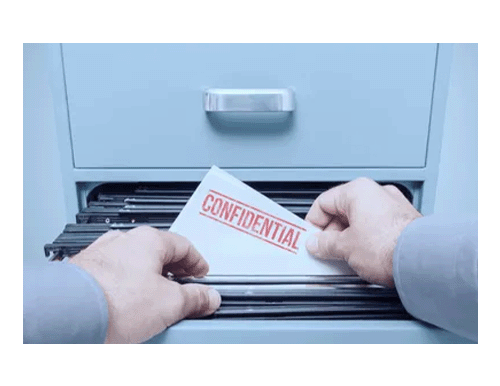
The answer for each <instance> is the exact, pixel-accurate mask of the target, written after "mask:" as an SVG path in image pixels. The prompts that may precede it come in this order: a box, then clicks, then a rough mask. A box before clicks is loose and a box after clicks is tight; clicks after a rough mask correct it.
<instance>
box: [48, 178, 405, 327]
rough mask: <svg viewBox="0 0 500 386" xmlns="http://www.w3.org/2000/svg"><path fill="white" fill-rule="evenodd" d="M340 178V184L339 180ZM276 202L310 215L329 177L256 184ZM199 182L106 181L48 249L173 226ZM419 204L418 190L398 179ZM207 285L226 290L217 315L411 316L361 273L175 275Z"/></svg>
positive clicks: (71, 248)
mask: <svg viewBox="0 0 500 386" xmlns="http://www.w3.org/2000/svg"><path fill="white" fill-rule="evenodd" d="M338 183H339V182H337V183H334V184H333V185H335V184H338ZM249 185H251V186H252V187H253V188H255V189H257V190H259V191H260V192H261V193H263V194H265V195H266V196H268V197H269V198H271V199H272V200H274V201H276V202H277V203H279V204H281V205H283V206H284V207H286V208H287V209H289V210H290V211H292V212H294V213H295V214H297V215H298V216H300V217H302V218H303V217H305V215H306V213H307V211H308V210H309V208H310V206H311V204H312V202H313V201H314V199H315V198H316V197H317V196H318V195H319V194H320V193H321V192H323V191H324V190H326V189H328V188H329V187H331V186H332V183H328V182H250V183H249ZM196 186H197V183H193V182H172V183H165V182H164V183H128V184H119V183H107V184H100V185H98V186H96V187H95V188H93V189H90V190H89V192H88V194H87V197H86V200H85V203H84V207H83V208H82V210H81V211H80V212H79V213H78V214H77V215H76V223H75V224H68V225H67V226H66V227H65V229H64V232H63V233H62V234H61V235H60V236H59V237H58V238H57V239H56V240H55V241H54V242H53V243H51V244H47V245H46V246H45V253H46V255H47V256H50V257H51V259H57V260H61V259H64V258H67V257H70V256H73V255H75V254H76V253H78V252H79V251H81V250H82V249H84V248H86V247H87V246H88V245H90V244H91V243H92V242H93V241H95V240H96V239H97V238H98V237H99V236H101V235H102V234H104V233H105V232H106V231H108V230H110V229H120V230H128V229H132V228H133V227H136V226H138V225H141V224H148V225H150V226H153V227H157V228H159V229H164V230H168V229H169V228H170V225H171V224H172V222H173V221H174V220H175V218H176V217H177V215H178V214H179V212H180V211H181V210H182V208H183V206H184V205H185V204H186V202H187V200H188V199H189V197H190V196H191V195H192V193H193V191H194V190H195V188H196ZM396 186H398V187H399V188H400V190H401V191H402V192H403V193H404V194H405V196H406V197H407V198H408V199H409V200H410V201H413V199H414V193H413V192H412V189H411V188H408V187H407V186H405V184H397V185H396ZM170 278H171V279H172V280H178V281H180V282H198V283H204V284H208V285H210V286H212V287H214V288H216V289H218V290H219V292H220V293H221V295H222V306H221V308H220V309H219V310H218V311H217V312H216V313H215V314H214V315H212V316H210V317H209V318H211V319H279V320H281V319H286V320H324V319H328V320H339V319H341V320H345V319H348V320H352V319H357V320H364V319H370V320H373V319H377V320H378V319H384V320H385V319H391V320H400V319H411V317H410V315H409V314H408V313H407V312H406V311H405V310H404V308H403V306H402V304H401V302H400V300H399V297H398V295H397V293H396V291H395V290H393V289H386V288H383V287H380V286H375V285H370V284H368V283H366V282H364V281H363V280H361V279H360V278H359V277H357V276H343V275H340V276H319V275H315V276H306V275H304V276H297V275H290V274H287V272H283V274H282V275H273V276H270V275H263V276H242V275H231V274H227V275H218V276H212V275H210V274H209V275H208V276H207V277H206V278H203V279H193V278H188V279H186V278H184V279H183V278H173V277H170Z"/></svg>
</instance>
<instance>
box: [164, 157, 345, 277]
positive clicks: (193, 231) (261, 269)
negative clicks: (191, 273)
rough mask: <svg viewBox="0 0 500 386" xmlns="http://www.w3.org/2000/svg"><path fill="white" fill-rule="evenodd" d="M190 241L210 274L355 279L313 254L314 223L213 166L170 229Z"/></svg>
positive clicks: (336, 264)
mask: <svg viewBox="0 0 500 386" xmlns="http://www.w3.org/2000/svg"><path fill="white" fill-rule="evenodd" d="M170 230H171V231H172V232H176V233H178V234H180V235H183V236H185V237H186V238H188V239H189V240H190V241H191V242H192V243H193V244H194V245H195V247H196V248H197V249H198V250H199V251H200V253H201V254H202V255H203V256H204V258H205V259H206V260H207V261H208V263H209V265H210V272H209V275H353V274H354V272H353V271H352V270H351V269H350V268H349V267H348V266H347V264H346V263H345V262H340V261H333V262H324V261H320V260H317V259H315V258H313V257H312V256H310V255H309V253H308V252H307V250H306V248H305V243H306V240H307V238H308V237H309V235H311V234H312V233H314V232H318V231H319V229H317V228H316V227H315V226H313V225H312V224H310V223H308V222H306V221H304V220H302V219H301V218H300V217H298V216H296V215H295V214H293V213H291V212H290V211H288V210H286V209H285V208H283V207H282V206H280V205H278V204H277V203H275V202H273V201H272V200H270V199H269V198H267V197H266V196H264V195H262V194H261V193H259V192H257V191H256V190H254V189H252V188H251V187H249V186H247V185H246V184H244V183H243V182H241V181H239V180H238V179H236V178H235V177H233V176H231V175H230V174H228V173H226V172H224V171H223V170H221V169H219V168H217V167H216V166H213V167H212V168H211V169H210V171H209V172H208V173H207V175H206V176H205V178H204V179H203V181H202V182H201V183H200V185H199V186H198V188H197V189H196V190H195V192H194V193H193V195H192V196H191V198H190V199H189V201H188V202H187V204H186V205H185V207H184V208H183V209H182V211H181V213H180V214H179V216H178V217H177V219H176V220H175V222H174V223H173V225H172V227H171V228H170Z"/></svg>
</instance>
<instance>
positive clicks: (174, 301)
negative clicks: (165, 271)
mask: <svg viewBox="0 0 500 386" xmlns="http://www.w3.org/2000/svg"><path fill="white" fill-rule="evenodd" d="M169 284H170V285H169V287H170V289H169V292H170V296H169V302H168V303H167V304H166V307H167V309H166V310H165V312H166V316H167V317H168V319H169V320H170V321H171V322H172V323H175V322H178V321H179V320H182V319H185V318H198V317H202V316H207V315H210V314H213V313H214V312H215V311H217V309H218V308H219V307H220V305H221V296H220V294H219V293H218V292H217V291H216V290H215V289H213V288H210V287H208V286H206V285H202V284H178V283H175V282H170V283H169Z"/></svg>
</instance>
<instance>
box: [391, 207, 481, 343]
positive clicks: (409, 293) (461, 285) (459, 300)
mask: <svg viewBox="0 0 500 386" xmlns="http://www.w3.org/2000/svg"><path fill="white" fill-rule="evenodd" d="M477 227H478V222H477V218H474V219H466V218H459V219H458V218H451V217H442V216H437V215H432V216H427V217H422V218H419V219H417V220H415V221H413V222H412V223H410V224H409V225H408V226H407V227H406V228H405V230H404V231H403V232H402V234H401V236H400V237H399V239H398V243H397V246H396V249H395V250H394V257H393V271H394V282H395V284H396V289H397V291H398V293H399V296H400V298H401V301H402V302H403V305H404V307H405V308H406V310H407V311H408V312H409V313H410V314H412V315H413V316H414V317H416V318H418V319H421V320H423V321H426V322H428V323H431V324H434V325H436V326H438V327H441V328H443V329H446V330H448V331H451V332H454V333H456V334H457V335H460V336H463V337H465V338H468V339H471V340H473V341H476V342H477V340H478V292H477V291H478V275H477V266H478V256H477V243H478V240H477V232H478V229H477Z"/></svg>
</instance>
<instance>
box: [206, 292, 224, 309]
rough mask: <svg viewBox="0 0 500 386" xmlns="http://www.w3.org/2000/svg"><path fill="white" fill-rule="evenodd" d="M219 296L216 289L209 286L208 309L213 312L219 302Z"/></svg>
mask: <svg viewBox="0 0 500 386" xmlns="http://www.w3.org/2000/svg"><path fill="white" fill-rule="evenodd" d="M221 301H222V299H221V297H220V294H219V293H218V292H217V290H215V289H213V288H210V289H209V290H208V303H209V306H210V311H212V312H215V311H216V310H217V309H218V308H219V307H220V304H221Z"/></svg>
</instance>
